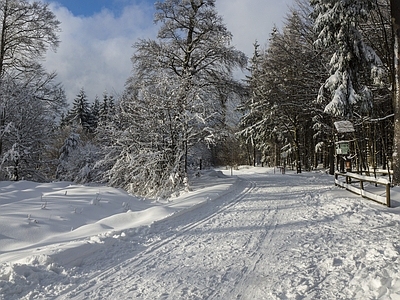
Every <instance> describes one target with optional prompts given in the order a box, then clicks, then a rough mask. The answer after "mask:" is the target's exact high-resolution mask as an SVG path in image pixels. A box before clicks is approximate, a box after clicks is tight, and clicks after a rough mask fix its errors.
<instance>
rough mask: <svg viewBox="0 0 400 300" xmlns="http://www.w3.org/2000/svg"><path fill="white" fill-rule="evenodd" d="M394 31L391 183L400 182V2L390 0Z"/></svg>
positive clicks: (397, 183) (396, 183)
mask: <svg viewBox="0 0 400 300" xmlns="http://www.w3.org/2000/svg"><path fill="white" fill-rule="evenodd" d="M390 6H391V16H392V22H393V33H394V40H395V43H394V69H395V78H394V84H393V108H394V140H393V148H394V149H393V184H395V185H399V184H400V48H399V46H400V45H399V43H400V2H399V0H390Z"/></svg>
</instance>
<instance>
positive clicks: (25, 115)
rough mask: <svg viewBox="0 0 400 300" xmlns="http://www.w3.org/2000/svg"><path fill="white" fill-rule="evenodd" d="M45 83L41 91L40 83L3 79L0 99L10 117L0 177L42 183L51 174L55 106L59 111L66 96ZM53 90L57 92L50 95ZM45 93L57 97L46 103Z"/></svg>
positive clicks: (6, 124) (7, 118)
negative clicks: (49, 147) (50, 148)
mask: <svg viewBox="0 0 400 300" xmlns="http://www.w3.org/2000/svg"><path fill="white" fill-rule="evenodd" d="M38 76H39V75H38ZM42 82H43V83H44V86H42V87H41V88H38V86H37V80H34V81H32V82H29V81H20V80H16V79H15V78H12V79H10V80H8V81H5V80H3V83H2V89H1V90H0V98H1V99H2V103H3V105H4V106H3V107H4V110H5V111H7V114H5V116H4V121H5V129H4V130H3V134H2V137H1V138H2V141H3V153H2V154H1V155H0V159H1V166H0V178H8V179H13V180H19V179H21V178H25V179H27V180H28V179H30V180H40V181H43V180H46V179H47V178H49V177H50V176H51V175H52V174H51V173H52V172H51V166H52V164H53V162H52V161H51V158H50V157H49V156H48V146H49V145H50V141H51V138H52V136H53V132H54V129H55V124H56V118H57V117H58V113H57V109H56V108H55V107H54V106H56V103H58V105H60V106H59V107H57V108H59V109H60V108H61V107H62V104H63V103H64V102H65V96H64V94H63V93H60V91H59V86H58V85H57V84H54V83H53V82H52V81H45V80H44V79H42ZM52 89H53V91H54V93H52V92H50V91H51V90H52ZM46 90H47V91H46ZM44 94H48V96H50V95H52V94H53V96H52V97H54V98H52V99H50V98H49V99H48V101H49V102H48V101H45V100H44V98H43V95H44ZM57 97H60V98H59V99H57Z"/></svg>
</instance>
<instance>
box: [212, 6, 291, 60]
mask: <svg viewBox="0 0 400 300" xmlns="http://www.w3.org/2000/svg"><path fill="white" fill-rule="evenodd" d="M293 3H294V0H278V1H276V0H217V1H216V6H217V10H218V12H219V14H220V15H221V16H222V17H223V20H224V23H225V24H226V25H227V28H228V30H229V31H230V32H231V33H232V34H233V45H234V46H235V47H236V48H237V49H239V50H241V51H243V52H244V53H246V55H248V56H251V55H252V53H253V50H254V48H253V44H254V42H255V41H256V40H257V41H258V43H259V44H260V45H262V46H264V45H266V44H267V43H268V39H269V37H270V34H271V32H272V29H273V27H274V26H277V27H278V28H281V27H282V22H283V20H284V18H285V16H286V15H287V13H288V12H289V7H291V6H293Z"/></svg>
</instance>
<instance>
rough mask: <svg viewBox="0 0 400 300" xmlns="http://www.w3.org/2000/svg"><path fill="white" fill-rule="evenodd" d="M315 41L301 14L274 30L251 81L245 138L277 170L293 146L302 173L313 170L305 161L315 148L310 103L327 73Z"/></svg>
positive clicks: (313, 109) (254, 66)
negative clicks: (267, 155)
mask: <svg viewBox="0 0 400 300" xmlns="http://www.w3.org/2000/svg"><path fill="white" fill-rule="evenodd" d="M312 36H313V33H312V30H311V26H310V24H309V20H308V19H307V16H301V15H300V14H299V13H298V12H297V11H294V12H293V13H292V15H290V16H289V17H288V18H287V20H286V22H285V26H284V29H283V33H280V32H279V31H278V30H277V29H274V31H273V32H272V34H271V38H270V42H269V47H268V49H266V50H265V51H263V52H259V51H258V49H256V52H255V55H254V57H253V60H252V61H253V64H252V66H251V68H250V71H251V74H250V77H249V78H248V84H249V89H250V95H249V98H248V99H247V101H246V102H245V103H244V105H243V106H242V109H243V110H244V112H245V114H244V116H243V118H242V120H241V128H242V131H241V134H242V135H243V136H245V137H246V138H247V141H248V142H250V143H254V144H255V145H256V146H257V148H258V149H260V150H262V152H263V153H267V152H269V153H270V155H269V156H270V157H265V158H264V160H265V161H267V160H268V161H270V162H271V163H275V164H277V163H279V160H280V154H281V148H282V147H283V146H285V145H288V149H287V150H288V151H290V153H292V154H293V155H291V158H293V160H294V162H295V163H296V165H297V171H298V172H301V170H302V167H301V166H302V164H305V165H306V166H307V168H309V167H310V165H311V162H310V161H309V160H306V157H310V156H311V155H310V154H309V155H306V154H307V153H310V145H311V148H312V144H313V138H312V130H311V128H312V123H311V119H312V117H313V116H314V115H315V114H316V106H315V105H314V104H313V103H312V101H311V99H312V98H313V96H316V95H317V89H316V87H315V82H319V80H320V79H319V77H320V75H321V70H323V65H322V64H321V61H323V59H322V58H321V56H320V55H319V53H318V52H317V51H315V49H314V48H313V44H312ZM306 140H307V143H305V141H306ZM311 153H312V152H311Z"/></svg>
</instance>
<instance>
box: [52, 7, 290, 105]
mask: <svg viewBox="0 0 400 300" xmlns="http://www.w3.org/2000/svg"><path fill="white" fill-rule="evenodd" d="M292 2H293V0H280V1H276V0H217V2H216V4H217V10H218V13H219V14H220V15H221V16H222V17H223V20H224V23H225V24H226V25H227V28H228V30H229V31H230V32H231V33H232V34H233V45H234V46H235V47H236V48H237V49H239V50H241V51H243V52H245V53H246V54H247V55H248V56H251V55H252V52H253V43H254V42H255V40H258V42H259V43H260V44H261V45H264V44H266V43H267V41H268V38H269V35H270V33H271V31H272V28H273V26H274V25H276V26H278V27H281V25H282V21H283V18H284V16H285V15H286V14H287V12H288V11H289V10H288V7H289V5H291V4H292ZM51 9H52V10H53V11H54V13H55V14H56V16H57V18H58V20H59V21H61V29H62V32H61V33H60V39H61V44H60V47H59V48H58V50H57V52H56V53H53V52H49V53H48V55H47V59H46V62H45V66H46V68H47V69H48V70H49V71H56V72H57V73H58V79H59V81H60V82H62V84H63V85H64V88H65V90H66V93H67V97H68V101H69V102H72V100H73V99H74V98H75V96H76V95H77V94H78V92H79V90H80V89H81V88H82V87H83V88H84V89H85V91H86V93H87V95H88V97H89V100H90V101H93V99H94V97H95V96H96V95H97V96H99V97H101V96H102V93H103V92H104V91H106V90H107V92H108V93H116V94H119V93H121V92H122V91H123V89H124V84H125V82H126V80H127V78H128V77H129V75H130V73H131V68H132V65H131V61H130V58H131V56H132V54H133V48H132V45H133V44H134V43H135V42H136V41H137V40H138V39H139V38H155V37H156V34H157V30H158V27H157V26H156V25H154V23H153V15H154V7H153V6H152V4H144V2H142V3H141V4H140V5H129V6H126V7H125V8H124V10H123V11H122V13H121V14H119V15H118V16H115V15H114V14H113V13H112V12H110V11H108V10H103V11H102V12H100V13H98V14H95V15H93V16H91V17H77V16H74V15H73V14H72V13H71V12H70V11H68V10H67V9H66V8H65V7H62V6H59V5H55V4H51Z"/></svg>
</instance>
